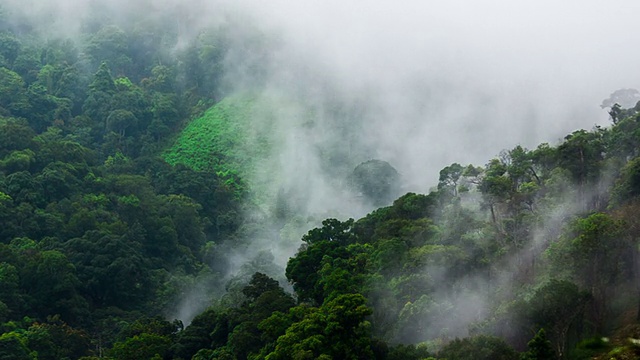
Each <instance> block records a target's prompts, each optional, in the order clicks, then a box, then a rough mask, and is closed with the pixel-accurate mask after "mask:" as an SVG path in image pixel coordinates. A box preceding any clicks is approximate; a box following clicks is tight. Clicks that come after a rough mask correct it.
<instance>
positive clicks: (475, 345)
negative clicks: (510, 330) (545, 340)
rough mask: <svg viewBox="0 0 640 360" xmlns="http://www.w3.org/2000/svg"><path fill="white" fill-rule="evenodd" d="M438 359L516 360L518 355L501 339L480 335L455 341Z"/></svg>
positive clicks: (441, 352) (441, 351) (448, 345)
mask: <svg viewBox="0 0 640 360" xmlns="http://www.w3.org/2000/svg"><path fill="white" fill-rule="evenodd" d="M438 358H439V359H447V360H490V359H491V360H516V359H518V353H517V352H515V350H513V349H512V348H511V347H509V345H507V344H506V343H505V342H504V341H503V340H501V339H498V338H495V337H490V336H485V335H479V336H474V337H472V338H465V339H455V340H453V341H452V342H450V343H449V344H447V345H446V346H445V347H443V348H442V350H440V351H439V352H438Z"/></svg>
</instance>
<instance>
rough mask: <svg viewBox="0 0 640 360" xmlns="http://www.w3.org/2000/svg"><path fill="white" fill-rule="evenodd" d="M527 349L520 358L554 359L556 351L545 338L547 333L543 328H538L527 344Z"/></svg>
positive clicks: (522, 359)
mask: <svg viewBox="0 0 640 360" xmlns="http://www.w3.org/2000/svg"><path fill="white" fill-rule="evenodd" d="M527 348H528V349H527V351H526V352H524V353H522V355H521V356H520V360H555V359H557V356H556V353H555V352H554V351H553V348H552V347H551V342H550V341H549V340H547V333H546V332H545V331H544V328H542V329H540V330H538V332H537V333H536V335H535V336H534V337H533V339H531V341H529V343H528V344H527Z"/></svg>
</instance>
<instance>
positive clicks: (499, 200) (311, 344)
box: [0, 4, 640, 360]
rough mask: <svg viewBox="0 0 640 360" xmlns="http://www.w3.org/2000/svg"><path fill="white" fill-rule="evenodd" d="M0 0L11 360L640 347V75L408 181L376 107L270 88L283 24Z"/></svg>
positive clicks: (0, 148)
mask: <svg viewBox="0 0 640 360" xmlns="http://www.w3.org/2000/svg"><path fill="white" fill-rule="evenodd" d="M94 5H96V4H94ZM96 6H97V5H96ZM0 9H4V10H7V11H6V12H5V11H4V10H3V11H0V19H2V20H3V21H2V23H0V359H29V360H36V359H37V360H46V359H83V360H91V359H125V360H126V359H154V360H157V359H167V360H168V359H176V360H177V359H183V360H187V359H194V360H200V359H208V360H213V359H225V360H245V359H251V360H259V359H265V360H277V359H287V360H288V359H325V360H327V359H336V360H337V359H380V360H384V359H388V360H399V359H403V360H412V359H416V360H418V359H440V360H457V359H461V360H464V359H512V360H516V359H576V360H579V359H594V358H595V359H605V358H606V359H619V360H622V359H632V358H640V346H639V345H638V343H639V342H640V340H639V337H640V331H639V328H640V312H639V309H640V291H639V290H638V289H639V285H638V284H640V221H639V220H638V216H637V214H638V212H639V211H640V102H637V104H635V105H633V104H631V102H633V101H632V100H637V98H638V96H637V93H638V92H637V91H636V90H633V89H623V90H619V91H616V92H614V93H613V94H612V95H611V97H610V98H609V99H605V101H603V103H602V106H603V107H604V108H606V109H607V111H608V112H609V115H610V123H609V124H607V125H606V126H595V127H593V128H591V129H588V130H576V131H573V132H571V133H569V134H567V135H566V136H565V137H564V138H562V139H561V140H559V141H557V142H556V143H543V144H540V145H538V146H536V147H535V148H533V149H527V148H525V147H524V146H521V145H514V146H513V147H512V148H510V149H506V150H502V149H495V150H494V151H495V153H498V154H499V155H497V156H495V157H493V158H489V159H486V162H485V163H480V164H466V163H464V164H460V163H458V162H454V163H451V164H448V165H447V166H445V167H443V168H442V169H441V170H440V171H439V173H437V174H436V173H433V174H430V175H429V176H430V178H429V179H422V178H421V179H418V180H419V181H420V182H421V186H422V187H428V186H429V184H437V185H435V186H433V187H432V189H431V190H430V191H426V192H425V193H418V192H413V191H412V192H407V191H406V188H407V186H410V185H412V183H415V181H416V179H415V178H413V179H407V173H403V172H402V171H399V169H410V167H408V166H407V163H409V162H410V160H411V159H415V157H411V156H407V159H398V157H397V153H394V152H393V151H391V149H392V148H393V146H392V145H395V144H396V140H397V139H391V140H389V142H384V141H383V140H384V137H375V136H372V135H371V134H372V130H371V128H372V127H374V126H377V125H380V123H379V120H380V118H383V117H384V116H387V115H389V114H386V113H384V112H383V111H381V110H380V108H377V107H376V106H375V105H372V104H371V103H369V102H368V101H369V100H371V99H377V98H376V97H375V96H374V95H371V94H365V95H366V96H365V95H362V94H355V95H351V96H350V97H349V96H345V93H348V92H349V91H348V90H344V89H335V88H332V87H331V86H330V85H329V82H328V81H326V80H325V79H316V80H317V82H316V83H313V84H311V85H310V84H307V83H303V84H299V83H295V81H294V80H291V79H290V81H291V82H286V83H285V84H287V87H290V89H289V91H283V90H282V89H280V90H278V89H276V88H277V87H276V85H274V84H271V83H269V77H268V76H267V75H266V74H267V73H268V72H270V71H273V67H274V66H276V67H277V65H278V64H279V62H278V61H282V60H283V59H282V57H283V56H284V55H283V54H282V53H280V52H278V47H277V44H278V41H277V40H276V39H277V36H276V35H275V34H265V33H264V32H263V31H262V30H257V29H255V28H253V27H252V26H250V25H249V24H247V23H242V22H241V23H240V24H235V23H231V22H220V23H215V24H214V25H211V26H210V27H207V28H206V29H200V30H199V31H193V33H191V32H190V31H189V28H188V27H186V26H185V25H184V24H185V22H186V23H188V22H189V19H190V18H188V16H187V15H184V14H187V13H188V12H186V10H184V9H183V10H184V11H185V12H180V11H182V10H180V8H179V6H178V7H176V9H174V10H176V13H177V14H179V15H180V14H182V15H184V16H182V15H181V16H178V17H177V20H175V19H173V17H172V16H168V15H167V16H168V17H163V16H160V15H159V14H160V13H153V12H152V13H149V14H146V13H144V12H139V14H141V15H140V16H131V17H124V16H116V15H123V13H120V12H118V10H117V9H110V8H109V7H105V8H98V9H94V10H92V11H94V12H93V13H92V15H93V16H90V17H88V18H86V19H84V20H83V22H82V24H81V25H82V26H79V28H80V29H81V30H80V31H81V35H82V36H73V35H66V34H55V36H54V35H52V34H49V35H50V36H48V35H47V33H46V32H42V29H41V28H40V27H39V24H38V23H37V22H30V21H29V20H28V18H26V17H20V16H18V15H19V14H20V13H19V12H14V13H11V12H10V11H9V10H11V9H13V10H14V11H15V8H13V7H10V6H9V5H5V4H0ZM178 10H180V11H178ZM109 11H112V13H110V12H109ZM6 14H10V15H11V16H7V15H6ZM162 14H164V13H162ZM98 15H100V16H98ZM143 15H144V16H143ZM146 15H148V16H146ZM165 15H166V14H165ZM174 20H175V21H174ZM212 23H214V22H212ZM240 29H242V31H240ZM274 38H275V39H274ZM285 70H288V69H282V68H278V71H283V72H286V71H285ZM293 75H297V74H295V73H293ZM293 75H291V76H292V78H295V76H293ZM240 79H242V81H241V80H240ZM287 79H288V78H287ZM309 85H310V86H309ZM312 95H313V96H312ZM427 95H429V94H427ZM427 95H424V96H427ZM431 95H433V94H431ZM367 96H371V97H367ZM434 96H435V95H434ZM621 99H623V100H624V101H625V104H624V107H623V106H622V105H620V103H619V100H620V101H621ZM396 100H397V99H396ZM391 102H392V103H393V106H392V107H393V109H394V110H395V111H396V112H395V113H394V114H393V115H394V116H395V117H390V119H391V120H389V122H390V123H391V124H392V125H390V126H389V127H388V128H387V129H391V128H392V127H393V126H397V127H402V126H401V125H400V124H401V123H400V120H402V118H403V116H405V115H406V114H407V113H405V112H403V111H402V110H403V106H405V105H406V106H408V105H407V104H406V103H403V102H398V103H395V102H393V101H391ZM451 106H452V107H455V106H457V105H456V104H453V105H451ZM595 106H597V104H595ZM379 110H380V111H379ZM379 113H381V114H382V113H384V114H383V115H384V116H383V115H380V114H379ZM372 114H374V115H372ZM398 119H400V120H398ZM394 121H396V122H394ZM557 121H559V122H562V121H563V119H557ZM409 128H411V131H413V132H418V131H420V130H424V129H427V128H428V130H429V131H433V132H434V133H437V131H438V128H436V127H434V128H429V127H424V128H422V127H415V128H413V127H411V126H410V127H409ZM399 133H401V132H398V133H396V132H392V131H389V134H386V135H388V136H387V137H388V138H393V137H394V136H396V135H397V134H399ZM436 136H443V135H440V134H437V135H436ZM402 141H406V142H409V140H403V139H400V142H402ZM514 142H515V141H514ZM422 145H423V144H421V146H422ZM427 145H428V146H432V145H433V144H427ZM427 145H425V146H427ZM433 146H435V145H433ZM407 148H408V147H406V148H402V149H407ZM429 154H431V153H429ZM429 154H427V153H424V154H422V155H419V156H417V157H421V156H422V157H425V158H426V157H428V156H431V155H429ZM385 159H386V160H385ZM387 160H388V161H387ZM394 160H395V162H394ZM420 164H422V163H420ZM420 164H418V165H417V167H419V166H422V165H420ZM396 166H397V167H398V168H396ZM401 167H402V168H401Z"/></svg>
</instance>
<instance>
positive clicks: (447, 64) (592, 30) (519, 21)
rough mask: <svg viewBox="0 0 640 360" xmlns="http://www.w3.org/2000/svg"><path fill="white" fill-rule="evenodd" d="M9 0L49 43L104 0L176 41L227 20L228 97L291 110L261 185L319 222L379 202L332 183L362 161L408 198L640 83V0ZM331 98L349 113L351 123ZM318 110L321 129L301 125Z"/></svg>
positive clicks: (585, 121)
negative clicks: (387, 171)
mask: <svg viewBox="0 0 640 360" xmlns="http://www.w3.org/2000/svg"><path fill="white" fill-rule="evenodd" d="M2 3H3V4H5V6H6V10H7V11H6V14H8V15H5V16H8V17H9V18H10V19H11V18H14V19H18V18H31V19H33V21H34V22H35V24H38V25H37V26H42V28H41V29H42V31H41V32H42V33H43V34H47V35H50V36H57V35H61V36H78V37H80V35H79V33H80V31H81V29H82V26H81V23H82V22H81V21H76V19H86V18H87V17H88V16H89V15H88V11H89V10H90V9H92V8H95V7H96V6H100V7H102V8H103V9H105V10H104V14H103V15H104V16H109V14H110V15H111V16H113V17H114V18H116V19H118V21H121V22H126V21H127V19H136V18H137V17H144V18H148V19H150V21H158V19H168V20H170V21H177V22H179V23H181V28H182V29H183V30H182V34H181V36H182V37H183V39H180V42H179V44H181V43H183V42H188V41H190V39H192V38H193V37H194V36H195V35H197V34H198V33H199V31H200V30H202V29H204V28H206V27H210V26H213V27H215V26H217V25H220V24H226V25H227V26H229V29H230V33H231V35H232V37H233V36H236V39H235V41H232V42H231V48H230V49H228V50H229V51H228V58H227V64H226V67H227V69H226V71H227V77H226V83H227V86H228V87H229V89H230V91H231V92H234V91H236V92H242V91H246V90H247V89H248V88H251V87H252V86H254V85H255V84H258V83H259V84H260V88H259V91H260V92H261V95H259V96H262V97H263V98H279V99H285V100H283V102H282V104H285V103H286V104H287V105H288V106H286V107H283V108H282V109H280V110H278V109H276V110H273V109H272V110H270V111H274V112H275V116H274V117H268V116H263V117H261V116H256V119H255V121H256V124H255V127H256V128H265V129H275V130H274V137H273V139H275V141H276V142H277V143H278V146H275V147H274V148H273V153H272V154H269V155H268V156H269V158H270V161H267V162H265V163H264V165H263V166H265V167H266V166H268V167H269V168H270V169H272V171H261V170H258V171H256V172H255V173H254V174H253V176H254V178H251V179H249V180H250V183H254V184H262V185H261V186H262V187H263V188H264V189H265V191H268V192H270V193H271V194H272V195H273V197H274V198H275V194H276V193H277V192H278V191H280V190H282V191H283V192H284V194H286V195H287V196H289V197H291V198H295V199H297V201H300V202H304V203H305V204H304V206H302V207H299V209H301V213H300V214H298V215H316V219H318V220H321V216H320V215H335V214H337V215H340V216H341V217H342V218H347V217H359V216H363V215H364V214H366V213H367V212H368V211H370V210H372V209H373V207H372V206H371V205H370V204H363V203H358V201H357V200H354V199H356V198H357V196H354V194H350V193H348V191H347V190H345V188H344V187H343V181H342V178H341V177H340V176H336V174H340V175H341V176H342V175H345V173H347V172H348V170H349V169H353V167H354V166H355V165H357V164H358V163H360V162H363V161H366V160H370V159H381V160H385V161H387V162H389V163H390V164H391V165H392V166H394V167H395V168H396V169H397V170H398V172H399V173H400V174H401V176H402V179H403V191H416V192H428V191H429V189H430V188H431V187H433V186H434V185H436V183H437V180H438V172H439V170H440V169H442V168H443V167H444V166H446V165H448V164H450V163H452V162H458V163H461V164H467V163H473V164H475V165H484V164H485V163H486V162H487V161H488V160H489V159H491V158H492V157H495V156H497V155H498V154H499V153H500V151H501V150H503V149H510V148H513V147H515V146H516V145H518V144H520V145H522V146H524V147H527V148H529V149H531V148H535V147H536V146H537V145H538V144H539V143H541V142H549V143H551V144H556V143H558V142H559V141H560V140H561V139H562V138H564V136H565V135H567V134H568V133H570V132H572V131H574V130H577V129H581V128H585V129H590V128H592V127H593V126H595V125H606V124H608V121H609V120H608V114H607V112H606V109H601V108H600V106H599V105H600V104H601V102H602V100H603V99H605V98H607V97H608V96H609V94H611V93H612V92H613V91H615V90H617V89H620V88H637V87H638V86H640V71H638V64H640V50H639V49H638V47H637V46H636V45H637V37H638V34H640V23H639V22H638V21H637V14H638V13H640V3H639V2H637V1H630V0H629V1H608V2H604V1H563V2H557V1H553V2H552V1H536V2H514V1H495V0H494V1H475V2H468V1H460V0H454V1H446V2H445V1H405V2H401V3H398V2H393V3H392V2H391V1H367V2H365V1H337V0H324V1H319V0H315V1H313V0H303V1H284V0H277V1H276V0H272V1H258V0H253V1H252V0H242V1H203V0H199V1H190V2H185V1H179V0H164V1H121V0H117V1H102V2H98V1H72V0H69V1H63V0H58V1H36V0H32V1H24V0H21V1H18V0H4V1H3V2H2ZM27 9H28V10H27ZM247 29H249V30H247ZM247 33H250V34H249V35H247ZM251 36H262V37H264V38H265V39H270V40H269V41H270V42H267V43H272V44H273V48H268V49H266V51H267V53H268V56H267V62H266V63H262V64H261V66H263V68H264V72H262V73H261V75H260V79H256V78H254V76H255V74H253V73H251V72H250V71H248V69H249V68H251V66H252V65H254V64H256V63H259V62H261V61H263V60H264V57H263V56H264V54H263V53H261V52H260V51H256V50H255V49H252V48H251V47H250V44H249V43H248V39H249V38H250V37H251ZM179 44H178V45H179ZM234 46H235V48H234ZM328 104H330V105H332V106H336V104H337V105H339V107H340V108H341V109H343V110H344V109H346V110H344V111H343V113H342V115H341V116H342V117H339V118H336V117H335V116H334V115H335V114H336V111H335V109H332V108H329V107H328V106H327V105H328ZM309 109H313V112H314V114H315V118H314V125H313V127H311V128H304V127H301V126H300V124H301V123H304V121H305V116H306V115H305V114H307V113H308V110H309ZM258 112H259V111H258ZM274 119H275V120H274ZM265 121H275V122H276V123H275V124H271V125H273V126H271V125H270V126H263V125H264V122H265ZM345 121H346V122H348V123H345ZM258 122H259V123H258ZM248 145H249V146H250V144H248ZM318 149H320V150H323V149H324V150H326V149H337V150H335V151H337V152H339V153H341V154H348V155H349V156H350V159H349V161H348V162H347V164H343V165H341V166H343V167H344V169H340V171H336V172H335V173H330V172H329V173H328V172H327V165H326V163H327V160H326V159H322V157H321V154H320V152H319V151H318ZM263 170H264V169H263ZM274 172H276V173H278V174H280V175H279V176H278V177H274V176H273V174H274ZM265 184H266V185H265ZM563 216H564V214H563ZM312 223H313V222H309V221H301V222H299V223H298V224H297V225H295V226H294V225H291V226H289V227H288V228H287V231H289V239H285V240H286V241H283V242H280V243H278V242H273V241H272V240H271V239H259V241H257V242H256V244H259V245H257V246H254V247H253V248H252V250H251V251H252V254H257V253H260V252H261V251H263V250H265V249H266V250H270V251H271V252H272V253H273V254H274V256H275V259H274V261H275V263H276V264H277V265H278V266H280V267H283V266H285V265H286V261H287V259H288V258H289V256H292V255H293V254H294V253H295V251H296V249H297V247H298V245H299V243H297V242H292V241H291V238H295V237H296V236H299V235H301V234H302V233H304V231H306V230H309V229H308V227H309V226H312ZM274 226H276V225H274ZM292 228H293V229H292ZM298 239H299V237H298ZM536 241H538V240H536ZM540 241H542V240H540ZM244 255H246V258H247V259H248V260H250V259H251V256H252V255H247V254H244ZM242 256H243V254H234V259H235V258H236V257H238V259H239V260H238V261H235V263H237V264H236V266H235V269H232V271H231V272H232V273H233V272H235V271H238V269H239V268H241V267H242V266H243V264H244V260H243V259H241V258H242ZM197 292H198V293H201V292H203V291H200V290H198V291H197ZM198 297H201V295H198ZM183 303H184V304H185V305H184V306H186V307H189V309H188V310H185V309H181V310H180V311H179V313H180V314H183V315H181V316H182V317H183V318H184V320H185V321H189V320H190V317H192V316H193V315H195V314H196V313H197V312H198V311H199V310H200V308H201V307H202V304H200V303H196V304H194V303H193V301H192V299H189V296H187V299H186V300H184V302H183ZM464 306H465V307H466V306H468V304H465V305H464ZM469 321H470V320H469ZM465 323H466V320H465ZM456 326H457V325H456Z"/></svg>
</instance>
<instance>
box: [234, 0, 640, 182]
mask: <svg viewBox="0 0 640 360" xmlns="http://www.w3.org/2000/svg"><path fill="white" fill-rule="evenodd" d="M243 5H244V6H245V11H246V12H249V13H252V14H254V16H255V17H256V19H257V22H259V23H263V24H265V26H266V28H270V29H277V30H279V31H280V32H281V33H282V34H283V36H284V38H285V39H286V41H285V44H286V50H285V51H287V52H289V53H291V54H296V56H295V57H291V58H295V59H296V61H300V60H301V59H302V60H303V61H304V62H306V66H309V64H314V66H312V67H313V68H315V69H316V70H317V71H321V72H322V74H323V76H324V77H325V78H330V79H332V81H333V82H334V84H336V86H337V87H338V88H340V89H341V90H342V91H346V92H365V91H366V92H372V93H374V94H376V96H375V97H374V99H375V100H376V101H375V104H372V108H375V109H377V111H378V113H377V116H375V118H373V119H371V124H372V125H375V127H373V128H372V130H371V132H370V133H369V134H368V136H369V137H370V138H371V140H372V141H374V142H375V143H376V144H379V149H378V150H379V153H378V154H376V155H377V156H380V157H382V158H385V159H386V160H389V161H392V163H393V164H394V166H397V167H398V168H399V170H401V172H402V173H403V174H404V175H406V176H408V177H409V178H410V179H411V180H410V181H411V182H414V183H416V182H418V181H424V182H426V183H430V184H433V183H434V182H435V181H436V180H437V171H438V170H439V169H440V168H442V167H443V166H444V165H447V164H448V163H450V162H453V161H458V162H463V163H464V162H475V163H479V164H480V165H481V164H483V163H484V162H486V161H487V160H488V159H489V158H490V157H492V156H495V155H497V154H498V153H499V152H500V151H501V150H502V149H504V148H512V147H513V146H515V145H517V144H522V145H525V146H527V147H535V146H536V145H537V144H538V143H540V142H551V143H557V142H558V141H559V140H560V139H561V138H562V137H564V135H566V134H567V133H568V132H571V131H573V130H576V129H579V128H587V129H589V128H591V127H593V126H594V125H595V124H596V123H598V124H606V123H607V114H606V111H604V110H602V109H600V107H599V105H600V102H601V101H602V100H603V99H604V98H606V97H608V95H609V94H610V93H611V92H613V91H614V90H616V89H619V88H627V87H638V86H640V71H639V70H640V69H639V67H638V64H640V51H639V50H638V49H637V47H636V46H635V44H636V43H637V41H638V37H639V36H640V23H639V22H638V21H637V19H636V17H637V16H636V14H638V13H639V10H640V2H636V1H608V2H604V1H562V2H558V1H535V2H534V1H527V2H525V1H474V2H468V1H459V0H454V1H404V2H391V1H334V0H328V1H295V2H290V1H270V2H259V1H254V2H250V1H249V2H244V3H243ZM295 66H296V64H290V63H284V64H283V66H282V67H283V68H284V69H291V68H293V67H295ZM318 69H320V70H318ZM309 86H312V85H311V84H310V85H309ZM416 179H421V180H416Z"/></svg>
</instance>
